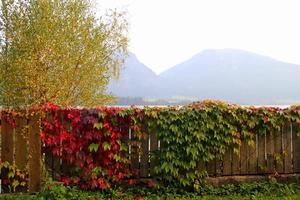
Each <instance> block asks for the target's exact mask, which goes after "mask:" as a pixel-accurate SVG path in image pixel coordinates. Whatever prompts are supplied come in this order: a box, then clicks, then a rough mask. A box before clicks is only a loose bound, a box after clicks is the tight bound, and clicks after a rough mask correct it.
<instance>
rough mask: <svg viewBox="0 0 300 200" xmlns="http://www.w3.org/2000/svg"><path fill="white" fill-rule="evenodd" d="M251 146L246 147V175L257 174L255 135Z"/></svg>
mask: <svg viewBox="0 0 300 200" xmlns="http://www.w3.org/2000/svg"><path fill="white" fill-rule="evenodd" d="M253 142H254V143H253V144H252V145H248V163H249V164H248V174H256V173H257V151H256V147H257V142H258V136H257V135H255V137H254V138H253Z"/></svg>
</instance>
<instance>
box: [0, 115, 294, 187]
mask: <svg viewBox="0 0 300 200" xmlns="http://www.w3.org/2000/svg"><path fill="white" fill-rule="evenodd" d="M299 130H300V128H299V127H297V126H295V125H294V124H292V123H288V124H286V125H285V126H284V127H282V128H281V130H280V131H279V132H277V133H275V134H274V133H273V134H269V133H267V134H266V135H260V136H258V135H256V138H255V141H254V145H247V144H246V143H243V142H242V145H241V147H240V150H239V154H235V153H233V152H227V153H226V154H225V155H224V156H223V157H222V158H219V159H215V160H213V161H211V162H208V163H201V164H198V167H199V168H202V169H206V170H207V172H208V174H209V176H211V177H222V176H235V175H265V174H274V173H279V174H295V173H300V138H299V137H297V133H298V132H299ZM39 133H40V120H39V118H38V116H37V115H33V116H29V117H28V118H23V117H17V118H16V128H12V127H11V125H9V124H8V123H7V122H6V121H5V120H2V121H1V160H2V162H3V161H9V162H10V163H15V164H16V165H17V166H18V168H20V169H25V168H26V169H27V170H28V172H29V182H28V186H29V187H28V189H27V191H29V192H36V191H39V189H40V184H41V158H42V157H43V155H41V141H40V137H39ZM127 140H128V141H130V140H132V141H133V140H135V138H133V134H132V133H131V130H128V137H127ZM139 148H140V151H133V146H130V145H129V159H130V160H131V166H130V167H131V168H133V169H138V170H139V177H140V178H151V177H153V174H154V167H155V165H156V164H157V163H156V161H155V160H154V159H153V152H154V151H156V150H159V148H160V142H159V140H158V138H157V136H156V134H149V135H148V136H147V138H145V139H143V140H142V141H141V145H140V146H139ZM44 158H45V162H46V165H47V166H48V167H49V168H52V169H53V168H56V170H60V169H59V168H61V165H60V163H61V162H60V161H58V160H55V159H54V158H52V157H51V156H50V155H44ZM4 175H5V174H4ZM4 175H3V173H2V178H3V176H4ZM52 175H53V176H55V174H52Z"/></svg>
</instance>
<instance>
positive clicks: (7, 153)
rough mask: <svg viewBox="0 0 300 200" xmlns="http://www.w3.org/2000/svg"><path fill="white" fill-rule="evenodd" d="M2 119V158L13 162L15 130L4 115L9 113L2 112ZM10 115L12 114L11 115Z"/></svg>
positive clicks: (3, 160)
mask: <svg viewBox="0 0 300 200" xmlns="http://www.w3.org/2000/svg"><path fill="white" fill-rule="evenodd" d="M1 114H2V120H1V160H2V162H5V161H8V162H9V163H11V164H13V161H14V140H13V134H14V130H13V127H11V125H10V124H9V123H8V122H6V120H4V117H3V116H5V117H6V116H7V113H4V112H2V113H1ZM9 117H10V116H9Z"/></svg>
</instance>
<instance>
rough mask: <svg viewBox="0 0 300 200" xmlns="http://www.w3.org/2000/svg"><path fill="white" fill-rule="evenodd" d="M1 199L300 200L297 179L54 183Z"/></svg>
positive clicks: (0, 197)
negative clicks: (216, 183)
mask: <svg viewBox="0 0 300 200" xmlns="http://www.w3.org/2000/svg"><path fill="white" fill-rule="evenodd" d="M0 199H25V200H26V199H28V200H29V199H33V200H46V199H62V200H63V199H66V200H72V199H74V200H75V199H76V200H77V199H82V200H85V199H92V200H96V199H99V200H102V199H124V200H127V199H128V200H129V199H136V200H143V199H144V200H152V199H153V200H156V199H157V200H160V199H161V200H165V199H176V200H177V199H178V200H181V199H182V200H188V199H191V200H197V199H203V200H217V199H219V200H227V199H228V200H229V199H231V200H237V199H262V200H264V199H278V200H281V199H287V200H288V199H300V182H299V183H290V184H282V183H277V182H260V183H251V184H240V185H225V186H221V187H212V186H206V187H204V188H201V189H199V190H198V191H193V192H187V191H186V190H182V189H178V188H173V187H158V188H155V189H153V188H152V189H149V188H144V187H143V188H142V187H133V188H127V189H126V188H120V187H119V188H115V189H111V190H109V191H105V192H104V191H102V192H101V191H82V190H79V189H76V188H74V187H65V186H61V185H56V186H54V187H52V189H51V190H46V189H45V190H44V191H42V192H40V193H38V194H36V195H28V194H6V195H1V196H0Z"/></svg>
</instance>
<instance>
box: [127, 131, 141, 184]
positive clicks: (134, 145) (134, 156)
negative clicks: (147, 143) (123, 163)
mask: <svg viewBox="0 0 300 200" xmlns="http://www.w3.org/2000/svg"><path fill="white" fill-rule="evenodd" d="M129 135H130V143H131V154H130V164H131V170H133V171H134V172H137V174H136V175H137V177H136V178H139V177H140V167H139V151H140V148H139V144H138V143H139V141H138V138H137V137H135V134H134V133H133V132H132V130H131V129H129Z"/></svg>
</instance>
